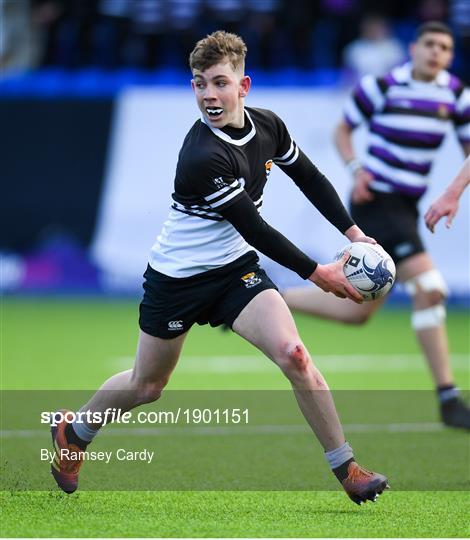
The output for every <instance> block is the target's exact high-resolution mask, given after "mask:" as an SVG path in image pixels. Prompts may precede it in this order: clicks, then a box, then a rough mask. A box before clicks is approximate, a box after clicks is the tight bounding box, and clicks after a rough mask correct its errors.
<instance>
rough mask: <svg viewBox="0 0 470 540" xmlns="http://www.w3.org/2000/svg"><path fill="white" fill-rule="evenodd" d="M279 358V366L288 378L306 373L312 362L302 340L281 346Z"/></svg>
mask: <svg viewBox="0 0 470 540" xmlns="http://www.w3.org/2000/svg"><path fill="white" fill-rule="evenodd" d="M277 360H278V362H277V363H278V365H279V367H280V368H281V369H282V371H283V372H284V373H285V375H286V376H287V377H288V378H291V377H292V376H298V375H302V374H304V373H306V372H307V369H308V367H309V365H310V364H311V361H310V356H309V354H308V352H307V349H306V348H305V346H304V345H303V343H302V342H301V341H300V340H294V341H292V342H288V343H285V344H284V345H282V346H280V347H279V351H278V359H277Z"/></svg>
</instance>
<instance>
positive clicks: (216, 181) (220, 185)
mask: <svg viewBox="0 0 470 540" xmlns="http://www.w3.org/2000/svg"><path fill="white" fill-rule="evenodd" d="M212 181H213V182H214V184H215V185H216V187H217V189H222V188H223V187H225V186H226V185H227V183H226V182H225V180H224V179H223V178H222V177H221V176H219V177H217V178H213V179H212Z"/></svg>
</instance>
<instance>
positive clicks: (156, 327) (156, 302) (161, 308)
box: [139, 251, 277, 339]
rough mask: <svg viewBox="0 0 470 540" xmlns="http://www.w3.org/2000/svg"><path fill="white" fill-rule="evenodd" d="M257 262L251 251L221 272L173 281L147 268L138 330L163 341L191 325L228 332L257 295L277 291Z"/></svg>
mask: <svg viewBox="0 0 470 540" xmlns="http://www.w3.org/2000/svg"><path fill="white" fill-rule="evenodd" d="M258 261H259V259H258V256H257V255H256V253H255V252H254V251H250V252H248V253H246V254H245V255H243V256H242V257H240V258H239V259H237V260H235V261H233V262H231V263H229V264H227V265H225V266H223V267H221V268H217V269H215V270H209V271H208V272H203V273H201V274H196V275H195V276H191V277H187V278H172V277H169V276H166V275H164V274H161V273H160V272H157V271H156V270H154V269H153V268H152V267H151V266H150V265H149V266H147V270H146V271H145V274H144V278H145V281H144V284H143V287H144V297H143V299H142V302H141V304H140V308H139V311H140V317H139V326H140V328H141V329H142V330H143V331H144V332H145V333H147V334H150V335H151V336H155V337H159V338H162V339H171V338H174V337H177V336H179V335H181V334H184V333H185V332H187V331H188V330H189V329H190V328H191V326H192V325H193V324H194V323H197V324H200V325H203V324H210V325H211V326H220V325H222V324H226V325H227V326H229V327H230V328H231V327H232V325H233V322H234V321H235V319H236V318H237V317H238V315H239V314H240V313H241V311H242V310H243V308H244V307H245V306H246V305H247V304H248V303H249V302H250V301H251V300H252V299H253V298H254V297H255V296H256V295H258V294H259V293H260V292H261V291H264V290H266V289H275V290H277V287H276V285H274V283H273V282H272V281H271V280H270V278H269V277H268V276H267V274H266V273H265V271H264V270H263V269H262V268H261V267H260V266H259V265H258Z"/></svg>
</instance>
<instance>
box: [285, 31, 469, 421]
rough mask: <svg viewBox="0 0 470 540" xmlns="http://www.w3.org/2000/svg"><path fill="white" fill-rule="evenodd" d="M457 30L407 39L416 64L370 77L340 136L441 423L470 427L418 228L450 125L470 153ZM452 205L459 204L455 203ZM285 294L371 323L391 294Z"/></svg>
mask: <svg viewBox="0 0 470 540" xmlns="http://www.w3.org/2000/svg"><path fill="white" fill-rule="evenodd" d="M452 51H453V38H452V34H451V31H450V30H449V28H448V27H447V26H445V25H444V24H442V23H439V22H428V23H425V24H423V25H422V26H421V27H420V28H419V29H418V30H417V34H416V40H415V42H414V43H413V44H412V45H411V47H410V53H411V63H408V64H405V65H404V66H401V67H398V68H396V69H394V70H392V72H391V73H389V74H388V75H386V76H385V77H382V78H375V77H372V76H366V77H364V78H363V79H362V80H361V81H360V83H359V85H358V86H357V88H356V89H355V90H354V91H353V94H352V96H351V99H350V100H349V102H348V103H347V105H346V108H345V115H344V119H343V120H342V121H341V123H340V124H339V126H338V127H337V129H336V133H335V142H336V146H337V148H338V151H339V153H340V154H341V157H342V158H343V160H344V161H345V163H346V166H347V168H348V169H349V171H350V172H351V174H352V175H353V177H354V185H353V188H352V193H351V215H352V217H353V218H354V220H355V221H356V223H358V224H359V226H360V227H362V228H363V229H364V230H365V231H367V233H368V234H371V235H373V236H374V238H376V239H377V241H378V242H380V243H381V245H382V246H383V247H384V248H385V249H386V250H387V251H388V253H390V255H391V256H392V257H393V259H394V260H395V263H396V265H397V277H398V279H399V280H400V281H401V282H402V283H403V284H404V286H405V288H406V290H407V291H408V293H409V294H410V295H411V296H412V298H413V314H412V318H411V324H412V327H413V329H414V331H415V333H416V336H417V338H418V341H419V343H420V345H421V348H422V350H423V353H424V355H425V357H426V359H427V362H428V364H429V367H430V369H431V372H432V375H433V378H434V382H435V384H436V387H437V392H438V396H439V400H440V411H441V418H442V420H443V422H444V423H445V424H446V425H448V426H454V427H463V428H467V429H469V428H470V409H469V408H468V406H467V405H466V404H465V403H464V402H462V401H461V400H460V399H459V397H458V390H457V388H456V387H455V385H454V379H453V376H452V371H451V366H450V360H449V350H448V345H447V334H446V327H445V316H446V310H445V306H444V300H445V297H446V294H447V289H446V285H445V283H444V280H443V278H442V276H441V274H440V273H439V272H438V270H437V269H436V268H435V267H434V264H433V262H432V260H431V258H430V256H429V255H428V253H427V252H426V249H425V247H424V245H423V242H422V240H421V238H420V236H419V233H418V229H417V218H418V201H419V199H420V197H421V196H422V195H423V193H424V192H425V191H426V188H427V178H426V177H427V175H428V173H429V171H430V169H431V166H432V163H433V160H434V158H435V154H436V152H437V149H438V148H439V146H440V145H441V143H442V141H443V140H444V136H445V133H446V130H447V128H448V125H449V123H451V124H452V125H453V126H454V128H455V131H456V134H457V136H458V139H459V141H460V144H461V146H462V148H463V150H464V152H465V154H466V155H468V154H469V153H470V92H469V91H468V89H465V88H464V85H463V84H462V82H461V81H459V80H458V79H457V78H456V77H454V76H453V75H451V74H450V73H449V72H447V71H446V70H445V68H447V66H449V64H450V62H451V60H452ZM363 122H365V123H366V124H367V127H368V132H369V133H368V146H367V155H366V157H365V159H364V162H363V163H361V162H360V161H359V160H357V159H356V158H355V153H354V149H353V144H352V132H353V130H354V129H355V128H356V127H357V126H359V125H360V124H361V123H363ZM454 204H455V203H454ZM284 298H285V300H286V302H287V304H288V305H289V307H291V308H292V309H295V310H299V311H302V312H305V313H309V314H312V315H316V316H319V317H324V318H327V319H333V320H337V321H341V322H344V323H350V324H363V323H365V322H366V321H367V320H368V319H369V318H370V317H371V316H372V315H373V314H374V313H375V312H376V311H377V309H379V308H380V307H381V306H382V305H383V303H384V299H380V300H376V301H374V302H368V303H366V304H363V305H357V304H355V303H354V302H350V301H349V300H348V301H346V302H338V301H337V299H336V298H333V297H332V296H331V295H325V294H323V293H322V291H319V290H318V289H317V290H313V289H312V290H305V289H304V288H295V289H290V290H286V291H285V292H284Z"/></svg>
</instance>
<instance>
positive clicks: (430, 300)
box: [413, 289, 446, 310]
mask: <svg viewBox="0 0 470 540" xmlns="http://www.w3.org/2000/svg"><path fill="white" fill-rule="evenodd" d="M445 299H446V297H445V295H444V293H443V291H441V290H438V289H433V290H429V291H423V290H417V291H416V294H415V295H414V297H413V309H414V310H420V309H427V308H431V307H433V306H437V305H439V304H443V303H444V301H445Z"/></svg>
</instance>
